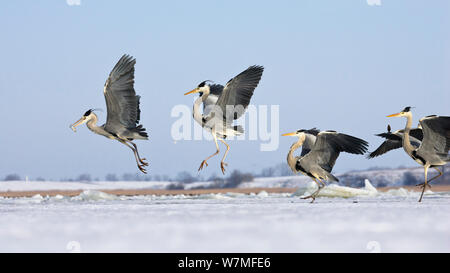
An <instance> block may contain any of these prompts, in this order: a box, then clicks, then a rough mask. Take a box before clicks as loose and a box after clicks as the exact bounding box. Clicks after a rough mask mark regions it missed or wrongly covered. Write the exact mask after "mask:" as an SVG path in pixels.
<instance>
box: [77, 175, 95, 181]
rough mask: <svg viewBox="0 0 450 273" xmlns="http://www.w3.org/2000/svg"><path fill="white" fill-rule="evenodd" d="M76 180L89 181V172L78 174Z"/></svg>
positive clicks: (90, 179)
mask: <svg viewBox="0 0 450 273" xmlns="http://www.w3.org/2000/svg"><path fill="white" fill-rule="evenodd" d="M77 181H80V182H91V181H92V178H91V175H90V174H86V173H84V174H80V175H79V176H78V178H77Z"/></svg>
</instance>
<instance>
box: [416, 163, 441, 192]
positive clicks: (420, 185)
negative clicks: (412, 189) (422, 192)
mask: <svg viewBox="0 0 450 273" xmlns="http://www.w3.org/2000/svg"><path fill="white" fill-rule="evenodd" d="M433 169H435V170H436V171H438V172H439V174H438V175H436V176H435V177H433V178H431V179H430V180H428V187H430V188H431V185H430V182H431V181H433V180H434V179H436V178H438V177H440V176H441V175H443V173H442V171H441V170H439V169H438V168H437V167H433ZM424 184H425V183H421V184H417V185H416V186H417V187H423V186H424Z"/></svg>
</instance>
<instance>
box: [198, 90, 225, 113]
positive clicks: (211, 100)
mask: <svg viewBox="0 0 450 273" xmlns="http://www.w3.org/2000/svg"><path fill="white" fill-rule="evenodd" d="M209 90H210V91H209V96H208V97H207V98H206V100H205V101H204V102H203V115H204V116H206V115H208V114H209V112H211V110H212V109H213V108H214V106H215V105H216V103H217V100H218V99H219V96H220V94H222V91H223V85H221V84H213V85H211V86H210V87H209Z"/></svg>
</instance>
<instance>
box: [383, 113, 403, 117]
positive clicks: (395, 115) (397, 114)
mask: <svg viewBox="0 0 450 273" xmlns="http://www.w3.org/2000/svg"><path fill="white" fill-rule="evenodd" d="M401 114H402V113H396V114H392V115H389V116H386V117H388V118H392V117H399V116H400V115H401Z"/></svg>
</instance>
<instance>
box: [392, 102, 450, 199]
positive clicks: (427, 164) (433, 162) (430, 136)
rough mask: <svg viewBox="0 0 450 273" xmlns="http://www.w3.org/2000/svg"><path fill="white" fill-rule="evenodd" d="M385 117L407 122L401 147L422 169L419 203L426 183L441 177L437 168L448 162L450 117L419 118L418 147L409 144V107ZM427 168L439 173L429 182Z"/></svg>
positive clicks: (440, 172)
mask: <svg viewBox="0 0 450 273" xmlns="http://www.w3.org/2000/svg"><path fill="white" fill-rule="evenodd" d="M387 117H405V118H406V120H407V121H406V126H405V130H404V133H403V137H402V146H403V149H404V150H405V152H406V153H407V154H408V155H409V156H410V157H411V158H412V159H414V161H416V162H417V163H419V164H420V165H422V166H423V167H424V171H425V181H424V183H422V184H419V186H422V194H421V195H420V198H419V202H421V201H422V197H423V193H424V192H425V188H426V187H427V186H428V183H430V182H431V181H432V180H434V179H436V178H438V177H440V176H441V175H442V171H441V170H439V169H438V167H439V166H444V165H445V164H447V162H449V161H450V157H449V155H448V151H449V149H450V117H443V116H436V115H431V116H426V117H424V118H421V119H420V120H419V122H420V125H421V127H422V131H423V139H422V142H421V143H420V146H419V147H415V146H414V145H412V144H411V135H412V133H411V126H412V119H413V118H412V113H411V107H410V106H408V107H405V109H403V110H402V111H401V112H399V113H396V114H392V115H389V116H387ZM429 168H433V169H435V170H436V171H438V172H439V174H438V175H436V176H435V177H433V178H432V179H430V180H428V179H427V175H428V169H429Z"/></svg>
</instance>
